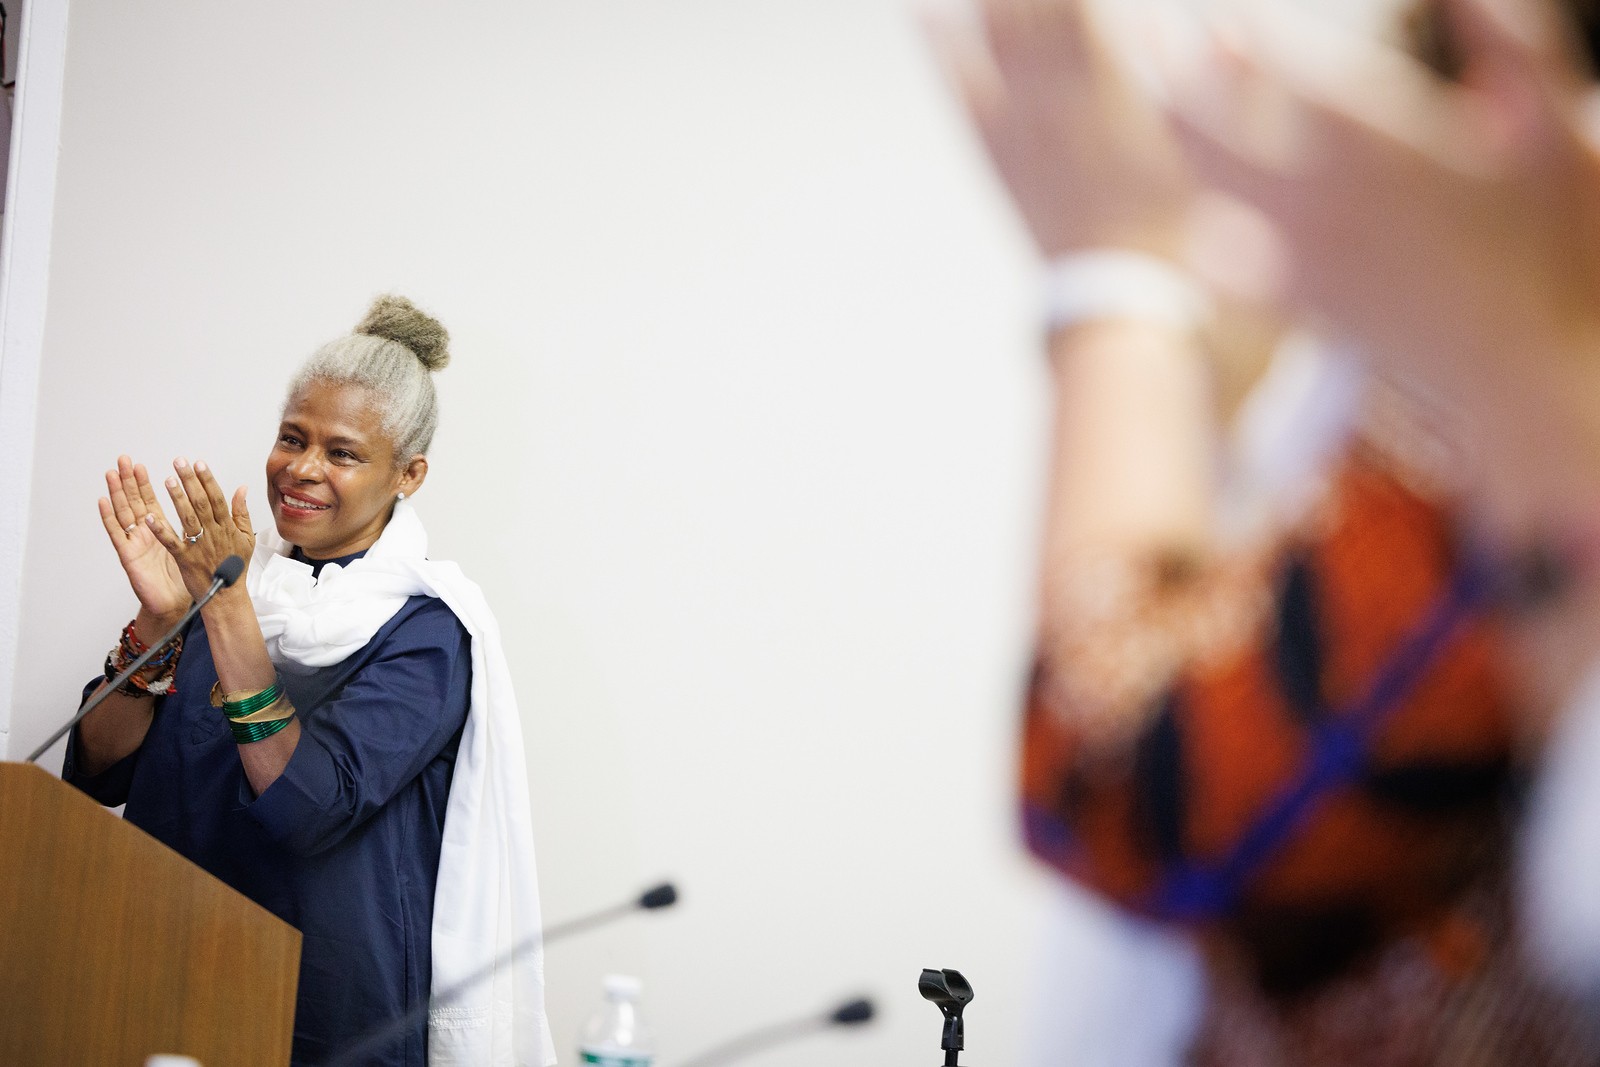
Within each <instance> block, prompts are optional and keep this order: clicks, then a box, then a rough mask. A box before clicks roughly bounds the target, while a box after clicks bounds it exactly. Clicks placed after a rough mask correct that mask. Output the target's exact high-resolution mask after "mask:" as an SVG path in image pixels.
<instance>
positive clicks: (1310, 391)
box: [945, 0, 1600, 1067]
mask: <svg viewBox="0 0 1600 1067" xmlns="http://www.w3.org/2000/svg"><path fill="white" fill-rule="evenodd" d="M983 15H984V21H983V30H984V34H983V37H982V40H981V41H980V40H973V39H962V38H959V37H958V38H956V39H952V40H948V41H946V48H945V55H946V59H947V62H948V63H949V64H950V65H951V66H952V68H953V72H954V74H955V76H956V80H957V83H958V85H959V86H960V88H961V89H962V91H963V93H964V95H965V98H966V101H967V104H968V106H969V109H970V111H971V113H972V115H973V118H974V121H975V123H976V125H977V127H978V129H979V132H980V134H981V135H982V137H983V138H984V140H985V142H986V145H987V146H988V149H989V152H990V155H991V157H992V158H993V159H994V161H995V164H996V166H997V168H998V170H999V172H1000V174H1001V177H1002V178H1003V180H1004V181H1005V182H1006V184H1007V186H1008V188H1009V189H1010V191H1011V193H1012V195H1013V198H1014V199H1015V200H1016V202H1017V204H1018V206H1019V208H1020V209H1021V211H1022V214H1023V216H1024V219H1025V220H1026V221H1027V223H1028V225H1029V227H1030V229H1031V230H1032V232H1033V235H1034V236H1035V238H1036V239H1037V241H1038V243H1039V245H1040V247H1041V250H1042V251H1043V252H1044V253H1045V255H1046V256H1047V257H1049V259H1050V261H1051V267H1050V277H1049V281H1050V307H1049V315H1050V321H1049V326H1050V339H1049V348H1050V357H1051V362H1052V367H1053V370H1054V374H1055V379H1056V402H1057V429H1056V436H1055V440H1054V449H1053V456H1054V474H1053V477H1052V487H1051V496H1050V503H1049V510H1048V518H1047V530H1046V537H1045V545H1044V550H1043V567H1042V574H1041V582H1042V584H1041V612H1040V621H1039V638H1038V661H1037V667H1036V671H1035V674H1034V677H1033V680H1032V684H1031V686H1030V690H1029V699H1028V709H1027V717H1026V724H1025V738H1024V757H1023V793H1024V818H1025V825H1026V830H1027V834H1028V840H1029V844H1030V846H1031V847H1032V848H1033V849H1034V850H1035V851H1036V852H1037V853H1038V854H1039V855H1040V856H1041V857H1043V858H1044V859H1046V860H1047V861H1049V862H1050V863H1052V864H1053V865H1055V866H1056V867H1058V868H1059V869H1061V870H1062V871H1064V872H1066V873H1067V874H1069V875H1071V876H1072V877H1073V878H1074V879H1076V880H1078V881H1079V882H1081V883H1082V884H1085V885H1087V886H1090V887H1092V888H1094V889H1095V890H1097V891H1099V892H1100V893H1102V894H1105V895H1106V896H1108V897H1110V898H1111V899H1112V900H1114V901H1116V902H1117V903H1119V904H1120V905H1122V906H1123V907H1125V908H1127V909H1129V910H1131V911H1132V912H1134V913H1135V914H1138V915H1141V916H1144V917H1146V918H1148V919H1153V920H1156V921H1158V922H1161V923H1166V924H1172V925H1175V926H1179V927H1181V928H1183V929H1186V930H1189V931H1191V932H1192V933H1193V934H1194V935H1195V939H1196V942H1197V944H1198V945H1199V947H1200V952H1201V958H1202V960H1203V962H1204V971H1205V975H1206V981H1207V990H1206V998H1205V1007H1204V1008H1203V1010H1202V1012H1201V1019H1200V1021H1199V1024H1198V1026H1197V1028H1196V1032H1195V1034H1194V1035H1193V1039H1192V1042H1191V1043H1190V1045H1189V1049H1188V1052H1187V1060H1186V1062H1192V1063H1200V1064H1216V1065H1219V1067H1221V1065H1228V1067H1246V1065H1255V1064H1260V1065H1277V1064H1284V1065H1289V1064H1294V1065H1324V1064H1326V1065H1333V1064H1341V1065H1342V1064H1357V1063H1359V1064H1405V1065H1423V1064H1440V1065H1443V1064H1451V1065H1461V1064H1484V1065H1491V1064H1493V1065H1502V1064H1503V1065H1509V1064H1524V1065H1526V1064H1548V1065H1557V1064H1573V1065H1578V1064H1593V1063H1597V1062H1600V1040H1597V1035H1595V1034H1594V1033H1592V1032H1590V1030H1589V1028H1588V1027H1587V1025H1586V1023H1585V1021H1584V1019H1583V1016H1582V1013H1581V1011H1580V1010H1579V1007H1578V1005H1577V1004H1575V1003H1574V1002H1572V1001H1570V1000H1569V999H1568V997H1567V996H1566V995H1565V994H1564V993H1563V992H1562V991H1559V990H1557V989H1555V988H1552V987H1551V986H1550V985H1549V984H1548V983H1546V982H1545V981H1543V980H1542V979H1541V977H1540V976H1539V975H1538V974H1536V973H1535V972H1533V971H1532V970H1531V969H1530V968H1528V967H1527V966H1526V965H1525V963H1524V961H1523V959H1522V956H1521V954H1520V952H1519V946H1518V940H1517V937H1516V934H1515V927H1514V923H1513V913H1512V909H1511V893H1510V885H1509V871H1510V869H1511V856H1512V851H1513V836H1514V832H1515V826H1516V823H1515V820H1514V804H1515V800H1516V797H1517V795H1518V791H1519V786H1520V784H1521V782H1522V780H1523V772H1524V770H1525V766H1524V763H1523V761H1522V760H1521V758H1520V750H1519V747H1518V738H1517V730H1516V726H1517V715H1516V707H1515V702H1516V694H1515V692H1514V691H1513V689H1512V687H1511V685H1510V684H1509V682H1508V678H1507V672H1506V668H1505V665H1504V663H1503V662H1502V658H1503V651H1504V649H1505V647H1506V644H1507V638H1506V635H1505V632H1504V629H1503V624H1502V621H1501V617H1500V613H1499V610H1498V605H1499V601H1498V599H1497V595H1496V594H1497V593H1498V588H1499V586H1498V582H1497V577H1498V571H1497V569H1496V568H1495V566H1494V565H1493V562H1492V561H1493V558H1494V557H1493V554H1492V553H1485V552H1484V551H1481V550H1480V547H1479V546H1478V544H1477V543H1476V541H1475V539H1474V538H1473V537H1471V536H1469V535H1468V533H1467V531H1466V529H1465V528H1464V526H1463V524H1462V521H1461V513H1462V499H1463V498H1462V495H1461V494H1462V493H1463V491H1465V490H1468V489H1472V488H1475V485H1473V484H1470V483H1468V482H1465V481H1464V480H1463V478H1462V475H1463V474H1464V473H1467V472H1470V471H1471V470H1472V467H1471V465H1470V457H1463V456H1462V455H1461V453H1460V451H1459V442H1460V440H1461V435H1460V433H1459V429H1458V428H1457V427H1455V426H1454V425H1453V422H1452V420H1453V419H1454V417H1455V416H1454V411H1455V408H1454V405H1453V402H1452V403H1447V402H1446V401H1453V397H1450V396H1449V394H1445V393H1440V392H1435V391H1434V390H1433V389H1431V388H1429V387H1427V386H1426V385H1424V386H1418V385H1416V384H1414V383H1404V382H1401V381H1400V380H1398V379H1397V378H1395V377H1394V376H1391V375H1372V374H1369V373H1367V372H1366V370H1365V369H1364V368H1363V367H1362V366H1360V365H1359V364H1358V363H1357V362H1355V361H1353V360H1351V359H1349V358H1347V357H1345V356H1343V355H1341V354H1339V353H1337V352H1330V351H1329V349H1328V348H1327V346H1325V345H1324V346H1310V347H1306V346H1301V345H1297V344H1295V343H1294V341H1293V339H1292V338H1290V337H1288V336H1286V335H1285V333H1284V331H1283V330H1282V329H1281V323H1280V322H1279V321H1275V320H1277V319H1278V316H1277V315H1276V314H1272V313H1263V312H1261V311H1259V310H1257V311H1246V310H1245V309H1244V308H1243V307H1242V306H1240V305H1238V304H1236V303H1234V302H1231V301H1222V302H1212V301H1208V300H1207V298H1206V296H1205V294H1203V293H1201V292H1200V291H1199V290H1198V289H1197V288H1196V287H1195V285H1194V284H1193V283H1192V281H1191V280H1190V279H1189V278H1188V277H1187V276H1186V274H1185V273H1184V272H1183V271H1182V270H1181V269H1180V268H1179V266H1178V264H1179V263H1180V262H1183V261H1185V260H1186V258H1187V257H1188V255H1189V248H1188V245H1187V234H1188V232H1189V228H1190V227H1191V226H1192V224H1193V220H1194V219H1195V218H1196V217H1197V216H1199V217H1205V216H1206V215H1207V214H1208V213H1209V214H1210V215H1211V217H1212V218H1213V224H1212V225H1211V230H1212V232H1213V233H1222V234H1225V235H1233V236H1236V237H1237V239H1238V240H1239V241H1240V242H1241V247H1240V248H1238V249H1236V250H1234V251H1236V252H1237V256H1238V258H1240V259H1244V258H1247V255H1246V254H1247V253H1252V249H1250V248H1249V247H1243V246H1244V245H1247V244H1248V242H1249V241H1251V240H1255V239H1257V238H1258V237H1259V236H1260V230H1259V228H1258V229H1256V230H1251V229H1250V228H1248V227H1247V226H1244V225H1243V224H1242V223H1241V219H1243V216H1241V215H1239V214H1238V213H1237V212H1234V213H1231V214H1230V213H1229V211H1228V210H1226V209H1225V207H1219V206H1218V205H1217V204H1216V203H1215V202H1212V201H1208V200H1207V199H1206V197H1205V195H1204V194H1203V193H1202V192H1201V186H1200V185H1198V184H1197V183H1196V182H1195V181H1194V179H1193V176H1192V174H1191V171H1190V169H1189V168H1188V166H1187V161H1186V160H1185V159H1184V158H1183V157H1182V156H1181V155H1180V153H1179V152H1178V150H1177V146H1176V145H1175V144H1174V143H1173V141H1172V140H1171V139H1170V137H1169V136H1168V133H1167V131H1166V127H1165V125H1164V122H1163V120H1162V118H1161V116H1159V115H1158V114H1157V113H1155V112H1154V111H1153V109H1152V108H1151V107H1150V106H1149V105H1148V104H1147V103H1146V102H1145V100H1144V99H1143V98H1142V96H1141V94H1140V93H1139V92H1138V91H1137V89H1136V88H1135V87H1134V85H1133V84H1132V83H1131V82H1130V80H1129V79H1128V78H1127V77H1126V76H1125V74H1124V72H1123V71H1124V68H1123V67H1122V65H1121V64H1120V63H1119V61H1118V59H1117V57H1116V56H1115V55H1114V54H1113V53H1112V50H1111V48H1110V47H1109V45H1108V43H1107V39H1106V37H1105V35H1104V34H1103V32H1102V31H1101V29H1100V27H1098V26H1097V25H1096V22H1095V16H1094V13H1093V12H1091V11H1090V10H1089V9H1088V7H1087V6H1086V5H1085V4H1084V3H1081V2H1067V0H1060V2H1045V0H1035V2H1022V0H991V2H989V3H987V4H985V5H984V9H983ZM1244 221H1245V222H1248V221H1249V220H1248V219H1244ZM1213 239H1215V238H1213ZM1270 251H1271V248H1270V247H1268V248H1266V249H1265V252H1263V251H1262V250H1261V249H1257V250H1254V254H1257V255H1258V258H1261V259H1263V260H1266V261H1269V262H1270V256H1269V255H1266V252H1270ZM1224 265H1225V266H1233V267H1237V266H1239V264H1224ZM1245 266H1248V264H1245ZM1245 273H1246V274H1248V271H1247V272H1245ZM1257 273H1258V274H1259V272H1257ZM1251 295H1253V296H1257V297H1259V296H1260V287H1259V286H1257V290H1256V292H1254V293H1252V294H1251ZM1258 302H1259V301H1258ZM1288 307H1289V310H1290V311H1291V312H1295V311H1297V310H1298V306H1297V305H1288ZM1269 355H1272V356H1273V360H1272V363H1271V367H1270V369H1269V370H1268V371H1267V372H1266V374H1265V375H1264V376H1262V375H1261V374H1260V372H1259V368H1260V367H1261V366H1262V365H1263V364H1264V363H1265V362H1266V357H1267V356H1269ZM1251 383H1254V388H1253V391H1252V392H1250V394H1249V395H1248V398H1247V399H1246V400H1244V401H1243V402H1242V403H1240V402H1239V400H1238V398H1239V394H1240V392H1241V391H1242V389H1241V387H1242V386H1243V385H1246V384H1251ZM1228 420H1231V421H1233V423H1234V424H1235V426H1236V428H1237V437H1238V441H1239V443H1238V444H1237V445H1236V446H1234V447H1231V448H1229V447H1225V446H1224V445H1223V444H1222V441H1223V434H1222V432H1221V426H1222V424H1223V423H1224V422H1225V421H1228ZM1219 469H1221V470H1225V471H1227V472H1228V477H1226V478H1224V479H1219V478H1218V476H1217V472H1218V471H1219ZM1130 993H1131V994H1132V995H1135V996H1136V995H1138V991H1130ZM1129 1007H1130V1009H1131V1011H1132V1012H1134V1013H1136V1012H1137V1010H1138V1009H1137V1004H1136V1003H1135V1004H1132V1005H1130V1006H1129ZM1067 1010H1070V1007H1069V1008H1068V1009H1067ZM1125 1025H1129V1026H1137V1025H1139V1024H1138V1021H1137V1017H1136V1015H1132V1016H1130V1018H1129V1019H1127V1020H1125ZM1077 1062H1080V1063H1088V1062H1099V1061H1091V1060H1087V1059H1079V1060H1077Z"/></svg>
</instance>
